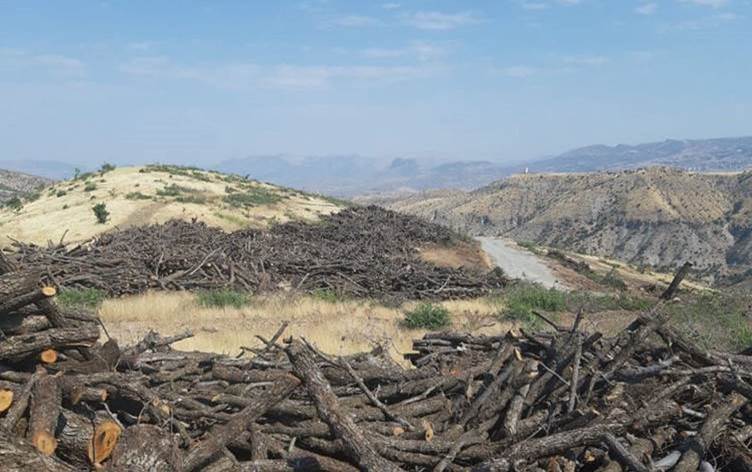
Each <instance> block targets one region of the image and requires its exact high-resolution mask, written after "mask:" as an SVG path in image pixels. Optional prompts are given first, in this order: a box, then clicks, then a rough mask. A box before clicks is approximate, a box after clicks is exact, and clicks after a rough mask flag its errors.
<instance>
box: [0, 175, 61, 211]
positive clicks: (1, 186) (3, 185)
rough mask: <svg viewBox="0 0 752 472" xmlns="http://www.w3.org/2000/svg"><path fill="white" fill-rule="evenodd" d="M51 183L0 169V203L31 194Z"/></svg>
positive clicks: (41, 178) (39, 178)
mask: <svg viewBox="0 0 752 472" xmlns="http://www.w3.org/2000/svg"><path fill="white" fill-rule="evenodd" d="M51 182H52V181H51V180H48V179H45V178H43V177H37V176H34V175H29V174H23V173H20V172H13V171H9V170H4V169H0V203H6V202H8V201H9V200H11V199H13V198H14V197H21V196H24V195H29V194H32V193H34V192H35V191H37V190H39V189H40V188H41V187H44V186H45V185H47V184H49V183H51Z"/></svg>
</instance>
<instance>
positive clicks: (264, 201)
mask: <svg viewBox="0 0 752 472" xmlns="http://www.w3.org/2000/svg"><path fill="white" fill-rule="evenodd" d="M224 201H225V203H227V204H228V205H230V206H232V207H235V208H244V207H253V206H258V205H272V204H274V203H278V202H280V201H282V197H281V196H280V195H278V194H277V193H276V192H274V191H271V190H267V189H265V188H261V187H259V188H254V189H250V190H248V191H246V192H242V193H241V192H236V193H231V194H229V195H225V197H224Z"/></svg>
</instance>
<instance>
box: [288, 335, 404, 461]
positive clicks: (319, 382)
mask: <svg viewBox="0 0 752 472" xmlns="http://www.w3.org/2000/svg"><path fill="white" fill-rule="evenodd" d="M286 352H287V355H288V357H289V358H290V362H292V364H293V369H294V371H295V375H297V376H298V377H299V378H301V379H302V380H303V381H304V382H305V385H306V388H307V389H308V392H309V393H310V395H311V396H312V397H313V401H314V403H315V404H316V409H317V410H318V411H319V415H320V416H321V418H322V419H323V420H324V421H325V422H326V423H327V424H328V425H329V427H330V428H331V429H332V432H333V433H334V435H335V436H336V437H338V438H341V439H342V441H343V443H344V445H345V447H346V448H347V452H348V453H349V454H350V456H351V457H352V459H353V460H354V461H355V462H356V463H358V465H360V467H361V469H363V470H374V471H375V470H378V471H385V472H388V471H401V470H402V469H401V468H400V467H398V466H397V465H395V464H393V463H391V462H389V461H387V460H386V459H384V458H383V457H381V456H380V455H379V453H378V452H377V451H376V449H375V448H374V447H373V446H372V445H371V444H369V442H368V441H367V440H366V438H365V435H364V434H363V431H361V430H360V428H358V427H357V426H356V425H355V422H354V421H353V420H352V418H350V417H348V416H346V415H344V414H343V413H342V411H340V407H339V404H338V402H337V397H336V396H335V395H334V392H333V391H332V388H331V386H330V385H329V384H328V383H327V381H326V379H325V378H324V374H323V373H322V372H321V369H319V367H318V366H317V365H316V361H315V359H314V356H313V353H312V352H311V351H310V350H309V349H308V348H307V347H306V346H305V345H304V344H303V343H302V342H300V341H293V342H292V343H291V344H290V346H289V347H288V348H287V349H286Z"/></svg>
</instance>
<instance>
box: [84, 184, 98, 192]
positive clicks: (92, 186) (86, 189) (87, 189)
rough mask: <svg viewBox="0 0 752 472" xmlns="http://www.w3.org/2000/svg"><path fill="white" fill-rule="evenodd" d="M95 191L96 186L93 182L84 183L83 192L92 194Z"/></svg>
mask: <svg viewBox="0 0 752 472" xmlns="http://www.w3.org/2000/svg"><path fill="white" fill-rule="evenodd" d="M96 189H97V184H95V183H94V182H86V185H85V186H84V192H93V191H94V190H96Z"/></svg>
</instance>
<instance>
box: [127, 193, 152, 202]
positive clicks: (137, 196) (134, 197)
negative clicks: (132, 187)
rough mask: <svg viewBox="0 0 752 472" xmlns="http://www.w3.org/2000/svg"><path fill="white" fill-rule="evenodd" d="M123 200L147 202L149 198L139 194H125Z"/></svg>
mask: <svg viewBox="0 0 752 472" xmlns="http://www.w3.org/2000/svg"><path fill="white" fill-rule="evenodd" d="M125 198H126V199H128V200H149V199H150V198H151V197H150V196H148V195H144V194H143V193H141V192H130V193H127V194H125Z"/></svg>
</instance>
